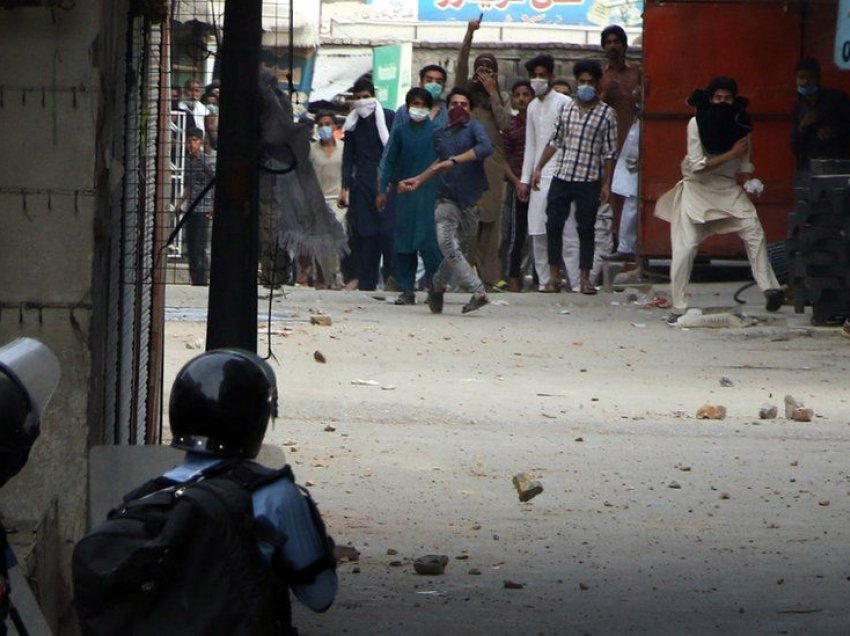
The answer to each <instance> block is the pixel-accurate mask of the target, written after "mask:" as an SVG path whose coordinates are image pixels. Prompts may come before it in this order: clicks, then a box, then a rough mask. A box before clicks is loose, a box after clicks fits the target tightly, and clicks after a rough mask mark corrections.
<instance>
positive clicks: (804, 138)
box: [791, 58, 850, 170]
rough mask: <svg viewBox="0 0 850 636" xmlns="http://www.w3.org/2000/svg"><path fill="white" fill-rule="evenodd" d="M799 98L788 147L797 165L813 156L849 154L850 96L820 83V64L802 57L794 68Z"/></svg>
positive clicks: (805, 167) (806, 164)
mask: <svg viewBox="0 0 850 636" xmlns="http://www.w3.org/2000/svg"><path fill="white" fill-rule="evenodd" d="M794 75H795V79H796V81H797V94H798V95H799V99H798V101H797V105H796V106H795V107H794V111H793V113H792V115H791V116H792V119H793V128H792V130H791V150H792V152H793V153H794V154H795V155H796V156H797V167H798V168H800V169H802V170H808V168H809V163H810V161H811V160H812V159H848V158H850V99H848V97H847V94H846V93H844V92H843V91H840V90H836V89H833V88H824V87H822V86H821V85H820V75H821V72H820V64H818V61H817V60H815V59H813V58H802V59H801V60H800V61H799V62H797V66H796V67H795V68H794Z"/></svg>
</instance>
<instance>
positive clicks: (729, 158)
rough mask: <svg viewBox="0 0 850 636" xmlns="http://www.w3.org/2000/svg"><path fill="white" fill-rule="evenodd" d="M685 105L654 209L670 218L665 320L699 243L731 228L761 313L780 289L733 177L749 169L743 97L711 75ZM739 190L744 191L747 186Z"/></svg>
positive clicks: (731, 83) (676, 306)
mask: <svg viewBox="0 0 850 636" xmlns="http://www.w3.org/2000/svg"><path fill="white" fill-rule="evenodd" d="M688 103H689V104H690V105H691V106H694V107H695V108H696V111H697V112H696V116H695V117H692V118H691V120H690V121H689V122H688V154H687V155H686V156H685V158H684V160H683V161H682V180H681V181H679V183H677V184H676V187H675V188H673V189H672V190H670V191H669V192H667V193H665V194H664V195H663V196H662V197H661V198H660V199H659V200H658V203H657V204H656V206H655V215H656V216H657V217H659V218H661V219H664V220H665V221H668V222H669V223H670V242H671V244H672V248H673V255H672V262H671V264H670V290H671V295H672V301H673V308H672V312H671V314H670V316H669V317H668V319H667V322H668V324H671V325H673V324H675V323H676V322H677V321H678V319H679V317H680V316H681V315H683V314H684V313H685V311H686V309H687V307H688V305H687V300H686V297H685V287H686V286H687V284H688V280H689V279H690V277H691V269H692V267H693V262H694V257H695V256H696V253H697V249H698V248H699V244H700V243H701V242H702V241H703V240H704V239H706V238H708V237H709V236H712V235H713V234H728V233H731V232H734V233H736V234H737V235H738V236H740V237H741V239H742V240H743V241H744V246H745V247H746V250H747V258H748V259H749V261H750V267H751V268H752V271H753V277H754V278H755V280H756V284H757V285H758V286H759V289H761V290H762V291H763V292H764V295H765V298H766V300H767V306H766V309H767V311H777V310H778V309H779V308H780V307H781V306H782V302H783V300H784V297H785V294H784V292H783V291H782V289H781V288H780V286H779V282H778V281H777V280H776V275H775V274H774V273H773V268H772V267H771V266H770V260H769V259H768V256H767V242H766V239H765V236H764V230H763V229H762V226H761V223H760V222H759V219H758V214H757V212H756V208H755V206H754V205H753V203H752V201H750V199H749V197H748V196H747V194H746V192H745V191H744V188H742V187H741V186H740V185H738V182H737V181H736V175H738V174H744V175H747V176H749V175H751V174H752V173H753V172H754V170H755V168H754V166H753V164H752V162H751V161H750V131H751V130H752V122H751V120H750V117H749V115H748V114H747V112H746V110H745V109H746V106H747V103H748V102H747V100H746V99H745V98H743V97H739V96H738V85H737V83H736V82H735V80H734V79H732V78H731V77H715V78H714V79H712V80H711V81H710V82H709V83H708V87H707V88H705V89H697V90H696V91H694V93H693V94H692V95H691V97H690V99H688ZM753 181H755V180H753ZM744 187H745V188H747V189H748V190H749V189H750V188H749V187H748V184H744ZM753 189H755V188H753Z"/></svg>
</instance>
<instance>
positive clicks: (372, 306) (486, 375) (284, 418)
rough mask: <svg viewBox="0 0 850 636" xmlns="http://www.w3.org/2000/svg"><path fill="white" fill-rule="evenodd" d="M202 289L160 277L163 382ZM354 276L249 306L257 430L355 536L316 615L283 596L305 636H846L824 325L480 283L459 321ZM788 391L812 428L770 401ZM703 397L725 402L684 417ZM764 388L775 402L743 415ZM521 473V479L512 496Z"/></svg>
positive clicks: (828, 339)
mask: <svg viewBox="0 0 850 636" xmlns="http://www.w3.org/2000/svg"><path fill="white" fill-rule="evenodd" d="M738 286H739V284H737V283H722V284H702V285H694V286H693V290H692V292H693V294H692V304H693V305H694V306H700V307H704V308H705V307H712V308H720V307H724V306H725V307H732V306H733V305H735V303H734V301H733V300H732V294H733V293H734V291H735V289H737V287H738ZM206 291H207V290H206V288H198V287H188V286H171V287H170V288H169V290H168V302H167V304H168V310H167V316H166V319H167V332H166V334H167V350H166V352H167V355H166V373H165V385H166V387H168V386H170V383H171V381H172V379H173V377H174V375H175V373H176V371H177V369H179V367H180V366H181V365H182V364H183V363H184V362H185V361H187V360H188V359H189V358H191V357H192V356H194V355H196V354H197V353H200V352H201V351H202V349H203V335H204V331H203V330H204V325H203V322H201V321H202V320H203V319H204V315H205V312H204V308H205V303H206ZM659 291H666V287H664V286H659V287H657V288H656V290H655V292H652V293H651V294H650V295H649V297H651V296H652V295H654V293H656V292H659ZM261 293H264V294H267V290H261ZM375 296H383V294H382V293H380V292H377V293H367V292H331V291H325V292H316V291H313V290H311V289H301V288H296V289H293V288H286V297H285V298H284V297H282V296H278V297H276V298H275V299H274V301H273V303H272V319H273V320H272V323H271V325H270V327H269V328H268V329H269V330H270V332H271V344H272V351H273V353H274V356H275V358H276V361H273V363H272V365H273V367H274V368H275V371H276V373H277V374H278V386H279V390H280V395H281V404H280V417H279V418H278V419H277V420H276V423H275V424H274V429H273V430H271V429H270V431H269V433H268V434H267V436H266V441H267V443H269V444H270V445H271V446H274V447H276V448H277V449H279V450H282V451H283V452H284V453H285V457H286V460H287V461H289V462H290V463H291V464H292V466H293V468H294V470H295V474H296V477H297V478H298V480H299V482H300V483H302V484H306V485H309V486H310V490H311V492H312V493H313V495H314V497H315V498H316V500H317V501H318V503H319V506H320V508H321V510H322V512H323V515H324V517H325V519H326V522H327V524H328V527H329V530H330V532H331V533H332V535H333V536H334V537H335V539H336V541H337V543H338V544H340V545H350V546H353V547H354V548H356V549H357V550H358V551H359V552H360V555H359V561H357V562H344V563H341V564H340V566H339V577H340V593H339V596H338V598H337V602H336V604H335V605H334V606H333V607H332V608H331V610H330V611H329V612H328V613H326V614H323V615H315V614H311V613H310V612H309V611H307V610H305V609H304V608H303V607H299V606H297V603H296V604H295V605H296V609H295V624H296V625H297V626H298V627H299V629H300V630H301V633H302V634H303V635H318V634H364V635H365V634H405V635H411V636H412V635H414V634H423V635H425V634H429V635H430V634H509V633H515V634H623V633H651V634H682V633H688V634H702V633H717V634H802V633H806V634H837V633H847V632H848V631H849V630H850V613H848V602H847V598H848V592H850V558H848V557H850V541H848V539H850V536H848V534H850V530H848V527H850V526H848V521H850V514H848V503H850V473H848V465H847V461H846V458H847V456H848V452H850V408H849V407H848V399H850V396H848V393H847V388H846V376H847V351H848V347H850V342H848V341H847V340H846V339H843V338H841V337H840V336H839V334H838V329H836V328H813V327H811V326H810V324H809V316H808V315H795V314H794V313H793V308H792V307H787V306H786V307H784V308H783V309H782V311H781V312H780V313H779V314H775V315H770V316H768V314H766V313H765V312H764V310H763V305H762V299H761V296H760V294H758V292H756V291H754V290H752V289H751V290H749V291H748V292H746V293H745V294H744V297H745V298H747V299H748V300H749V302H750V304H748V305H746V306H743V307H742V310H743V311H744V312H745V313H747V314H749V315H750V316H753V317H756V318H762V319H764V321H763V322H761V323H759V324H757V325H755V326H751V327H747V328H726V329H689V330H684V329H680V328H670V327H668V326H667V325H666V324H665V323H664V321H663V318H664V316H665V314H666V312H665V310H663V309H642V308H640V307H639V306H638V305H637V304H636V303H635V302H633V300H634V299H635V296H638V297H637V301H638V302H640V301H641V300H643V298H642V297H641V296H639V294H638V293H635V294H634V295H632V296H631V297H630V296H629V293H628V292H626V293H617V294H606V293H600V294H599V295H597V296H596V297H586V296H580V295H578V294H531V293H526V294H500V295H493V296H491V302H492V304H491V305H490V306H487V307H485V308H483V309H481V310H480V311H478V312H475V313H473V314H469V315H466V316H461V315H460V308H461V306H462V305H463V303H464V302H466V300H467V297H466V296H461V295H448V296H447V303H446V309H445V313H444V314H443V315H441V316H435V315H431V314H430V313H429V311H428V308H427V306H425V305H424V304H422V301H423V299H424V294H420V295H419V299H418V302H419V303H420V304H418V305H416V306H414V307H396V306H393V305H391V304H389V303H388V302H386V301H385V300H381V299H377V298H375ZM391 296H394V295H391ZM630 298H631V300H630ZM260 305H261V313H262V314H265V313H266V311H267V310H268V298H267V297H266V298H265V299H263V298H261V300H260ZM316 312H321V313H324V314H326V315H328V316H330V317H331V320H332V325H331V326H319V325H312V324H310V317H311V315H313V314H315V313H316ZM260 331H261V333H260V334H259V339H260V345H259V351H260V354H261V355H263V354H264V352H265V351H266V344H265V343H266V341H267V327H266V325H265V324H261V328H260ZM317 351H318V352H320V353H321V356H315V352H317ZM314 356H315V357H324V359H325V360H326V362H325V363H320V362H318V361H317V360H316V359H315V357H314ZM722 378H725V379H726V380H724V381H723V384H725V385H727V386H723V385H722V384H721V379H722ZM842 378H845V379H842ZM730 384H731V386H728V385H730ZM786 394H790V395H793V396H794V397H795V398H796V399H797V400H798V401H801V402H803V403H805V405H806V406H808V407H811V408H812V409H813V410H814V413H815V416H814V418H813V419H812V421H811V422H809V423H803V422H796V421H791V420H788V419H786V418H785V417H784V415H785V408H784V403H783V399H784V397H785V395H786ZM166 399H167V396H166ZM704 404H716V405H723V406H725V407H726V409H727V412H728V415H727V417H726V419H724V420H719V421H713V420H698V419H696V412H697V409H698V408H699V407H700V406H702V405H704ZM765 404H773V405H776V406H777V407H778V410H779V417H778V418H777V419H773V420H761V419H759V409H760V407H762V406H763V405H765ZM265 454H266V456H272V457H273V456H275V455H276V454H277V453H276V452H275V448H269V449H266V450H265ZM523 471H527V472H531V473H533V475H534V476H535V477H536V478H537V479H538V480H540V481H541V482H542V484H543V487H544V491H543V493H542V494H540V495H538V496H537V497H536V498H534V499H532V500H531V501H530V502H528V503H520V501H519V500H518V497H517V492H516V490H515V489H514V487H513V485H512V483H511V478H512V477H513V475H515V474H517V473H519V472H523ZM428 554H435V555H446V556H447V557H448V559H449V561H448V566H447V567H446V570H445V573H444V574H443V575H440V576H421V575H418V574H416V573H415V572H414V568H413V561H414V560H415V559H416V558H418V557H421V556H424V555H428ZM506 582H510V583H513V584H518V585H514V586H512V587H514V588H517V589H510V588H508V587H506Z"/></svg>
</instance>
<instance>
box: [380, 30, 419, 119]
mask: <svg viewBox="0 0 850 636" xmlns="http://www.w3.org/2000/svg"><path fill="white" fill-rule="evenodd" d="M412 60H413V45H412V44H411V43H410V42H407V43H405V44H391V45H389V46H378V47H375V49H373V54H372V83H373V84H375V97H377V98H378V101H379V102H381V105H382V106H383V107H384V108H390V109H392V110H395V109H396V108H398V107H399V106H400V105H401V104H403V103H404V96H405V95H406V94H407V91H408V90H410V66H411V64H412Z"/></svg>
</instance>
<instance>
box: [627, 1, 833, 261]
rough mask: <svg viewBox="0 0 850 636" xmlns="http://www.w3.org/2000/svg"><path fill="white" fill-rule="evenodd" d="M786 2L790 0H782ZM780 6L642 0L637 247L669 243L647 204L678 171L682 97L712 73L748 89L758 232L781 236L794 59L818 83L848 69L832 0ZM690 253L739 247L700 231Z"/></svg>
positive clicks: (686, 110)
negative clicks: (811, 65)
mask: <svg viewBox="0 0 850 636" xmlns="http://www.w3.org/2000/svg"><path fill="white" fill-rule="evenodd" d="M792 6H793V5H792ZM802 6H803V7H804V10H803V9H801V8H800V5H798V8H796V9H794V8H788V7H787V6H786V3H784V2H781V3H780V2H776V3H773V2H758V3H756V2H743V1H742V2H717V3H708V2H687V1H680V2H668V3H664V4H658V3H655V2H652V0H647V3H646V7H645V12H644V39H643V52H644V69H645V82H646V85H645V94H644V128H643V141H642V153H643V154H642V172H641V203H642V213H641V222H640V237H641V238H640V240H641V253H642V254H643V255H645V256H665V255H669V253H670V226H669V225H668V224H667V223H666V222H664V221H660V220H658V219H656V218H655V217H654V216H653V214H652V212H653V209H654V206H655V201H656V200H657V199H658V197H659V196H660V195H661V194H663V193H664V192H666V191H667V190H669V189H670V188H671V187H673V185H675V183H676V182H677V181H678V180H679V178H680V177H681V172H680V168H679V164H680V162H681V160H682V158H683V157H684V155H685V127H686V124H687V120H688V119H689V118H690V117H691V116H692V114H693V109H692V108H690V107H689V106H688V105H687V103H686V99H687V97H688V95H690V93H691V92H692V91H693V90H694V89H695V88H697V87H700V86H705V85H706V83H707V82H708V80H709V79H711V78H712V77H714V76H717V75H730V76H732V77H734V78H735V79H736V80H737V81H738V87H739V91H740V93H741V95H744V96H746V97H748V98H749V99H750V107H749V112H750V114H751V115H752V117H753V121H754V125H755V128H754V131H753V153H752V158H753V163H754V164H755V166H756V175H755V176H757V177H759V178H760V179H761V180H762V181H764V183H765V193H764V194H763V195H762V196H761V197H760V198H759V199H757V200H756V201H755V203H756V206H757V208H758V210H759V217H760V218H761V221H762V224H763V225H764V228H765V231H766V233H767V237H768V241H769V242H773V241H780V240H783V239H784V238H785V232H786V227H787V215H788V212H789V211H790V209H791V206H792V205H793V200H792V180H793V175H794V167H795V166H794V157H793V155H792V154H791V150H790V135H791V132H790V130H791V125H790V113H791V110H792V109H793V107H794V104H795V101H796V86H795V83H794V72H793V69H794V65H795V63H796V62H797V60H798V59H799V58H800V57H801V55H810V56H813V57H816V58H818V60H819V61H820V62H821V65H822V66H823V69H824V73H823V75H824V77H823V84H824V85H827V86H835V87H838V88H844V89H845V90H846V89H847V88H848V86H847V85H848V83H849V82H850V81H849V80H848V73H847V72H842V71H838V69H836V68H835V66H834V65H833V64H832V62H831V60H832V47H833V39H834V37H835V21H836V5H835V3H834V2H832V1H830V2H823V3H806V4H805V5H802ZM700 253H704V254H709V255H713V256H739V255H743V254H744V251H743V244H742V243H741V241H740V240H739V239H738V238H737V237H736V236H735V235H727V236H719V237H714V238H712V239H710V240H709V241H706V242H705V243H704V244H703V245H702V246H701V250H700Z"/></svg>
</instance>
